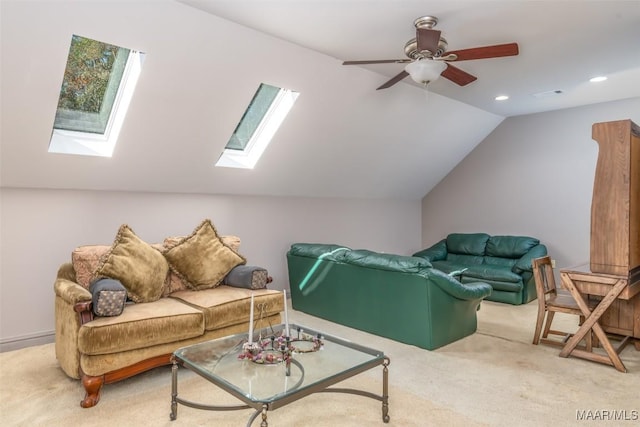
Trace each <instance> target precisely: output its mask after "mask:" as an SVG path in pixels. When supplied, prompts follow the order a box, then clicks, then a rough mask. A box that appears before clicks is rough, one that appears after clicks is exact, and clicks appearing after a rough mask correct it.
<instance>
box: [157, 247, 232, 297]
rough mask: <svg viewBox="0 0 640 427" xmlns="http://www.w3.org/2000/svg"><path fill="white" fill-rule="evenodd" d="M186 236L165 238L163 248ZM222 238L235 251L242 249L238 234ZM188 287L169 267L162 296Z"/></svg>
mask: <svg viewBox="0 0 640 427" xmlns="http://www.w3.org/2000/svg"><path fill="white" fill-rule="evenodd" d="M185 237H186V236H172V237H167V238H165V239H164V241H163V242H162V245H163V250H164V249H168V248H170V247H171V246H174V245H176V244H177V243H179V242H180V241H181V240H183V239H184V238H185ZM220 240H222V243H224V244H225V245H227V246H229V247H230V248H231V249H233V250H234V251H236V252H238V251H239V250H240V238H239V237H238V236H220ZM186 289H189V287H188V286H187V284H186V283H185V282H184V280H182V279H181V278H180V276H178V275H177V274H176V273H174V272H173V271H172V270H171V269H169V274H168V275H167V280H166V281H165V287H164V292H163V293H162V296H163V297H166V296H168V295H171V294H172V293H174V292H178V291H184V290H186Z"/></svg>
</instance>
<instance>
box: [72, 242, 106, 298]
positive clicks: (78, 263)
mask: <svg viewBox="0 0 640 427" xmlns="http://www.w3.org/2000/svg"><path fill="white" fill-rule="evenodd" d="M110 248H111V246H109V245H86V246H78V247H77V248H75V249H74V250H73V252H71V263H72V264H73V269H74V271H75V272H76V283H78V284H79V285H80V286H82V287H83V288H85V289H87V290H88V289H89V286H90V285H91V279H93V273H95V271H96V269H97V268H98V265H100V259H101V258H102V257H103V256H104V255H105V254H106V253H107V252H109V249H110Z"/></svg>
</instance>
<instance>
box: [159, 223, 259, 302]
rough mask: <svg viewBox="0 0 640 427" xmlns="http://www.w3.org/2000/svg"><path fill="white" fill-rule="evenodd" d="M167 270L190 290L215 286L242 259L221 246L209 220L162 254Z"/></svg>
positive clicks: (241, 262)
mask: <svg viewBox="0 0 640 427" xmlns="http://www.w3.org/2000/svg"><path fill="white" fill-rule="evenodd" d="M164 256H165V257H166V258H167V261H168V262H169V267H170V268H171V270H172V271H173V272H174V273H176V274H177V275H178V276H179V277H180V278H181V279H182V280H183V281H184V282H185V283H186V285H187V286H188V287H189V288H191V289H194V290H202V289H209V288H213V287H216V286H218V285H219V284H220V283H221V282H222V279H224V276H226V275H227V274H228V273H229V272H230V271H231V269H232V268H233V267H235V266H238V265H241V264H245V263H246V260H245V258H244V257H243V256H242V255H240V254H238V253H237V252H235V251H233V250H232V249H231V248H229V247H228V246H227V245H225V244H224V243H223V242H222V240H221V239H220V237H218V233H217V232H216V229H215V227H214V226H213V224H212V223H211V220H209V219H206V220H204V221H203V222H202V223H201V224H200V225H199V226H198V227H197V228H196V229H195V230H194V231H193V233H191V235H189V236H187V237H185V238H184V239H182V240H180V241H178V242H177V243H175V244H174V245H173V246H170V247H168V248H167V249H165V251H164Z"/></svg>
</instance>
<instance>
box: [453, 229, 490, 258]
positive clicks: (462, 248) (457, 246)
mask: <svg viewBox="0 0 640 427" xmlns="http://www.w3.org/2000/svg"><path fill="white" fill-rule="evenodd" d="M488 240H489V235H488V234H485V233H451V234H449V235H448V236H447V251H448V252H449V253H454V254H466V255H479V256H482V255H484V251H485V247H486V246H487V241H488Z"/></svg>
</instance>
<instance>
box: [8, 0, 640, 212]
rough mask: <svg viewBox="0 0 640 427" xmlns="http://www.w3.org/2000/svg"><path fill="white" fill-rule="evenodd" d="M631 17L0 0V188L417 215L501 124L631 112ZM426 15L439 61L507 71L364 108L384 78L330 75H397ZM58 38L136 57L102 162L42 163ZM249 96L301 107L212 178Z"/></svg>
mask: <svg viewBox="0 0 640 427" xmlns="http://www.w3.org/2000/svg"><path fill="white" fill-rule="evenodd" d="M186 3H188V4H189V5H194V4H195V5H197V6H198V8H193V7H190V6H189V5H186ZM639 5H640V3H639V2H626V3H625V2H542V1H539V2H527V3H523V2H469V1H467V2H428V1H420V2H416V1H403V0H397V1H392V0H389V1H381V0H380V1H367V0H361V1H355V0H354V1H348V0H341V1H338V0H336V1H317V0H316V1H314V0H308V1H304V0H296V1H293V0H290V1H285V0H264V1H254V0H234V1H226V0H216V1H209V2H203V1H199V2H198V1H196V0H184V1H182V2H176V1H174V0H154V1H152V2H151V1H148V0H130V1H126V2H125V1H121V0H83V1H77V0H57V1H41V0H21V1H5V0H0V8H1V13H0V21H1V22H0V24H1V25H0V31H1V37H0V42H1V44H0V47H1V49H2V61H1V70H0V78H1V87H0V92H1V93H2V96H1V97H0V105H1V114H0V120H1V123H0V135H1V141H0V142H1V144H0V145H1V147H0V148H1V153H2V155H1V156H0V185H1V186H2V187H17V188H53V189H80V190H110V191H145V192H173V193H203V194H238V195H258V196H261V195H268V196H293V197H344V198H384V199H411V200H420V199H421V198H422V197H423V196H424V195H425V194H427V193H428V192H429V191H431V189H432V188H434V187H435V186H436V185H437V184H438V183H439V182H440V181H441V180H442V179H443V178H444V177H445V176H446V175H447V174H448V173H449V172H450V171H451V170H452V169H453V168H454V167H456V165H457V164H459V163H460V161H462V159H464V158H465V156H466V155H467V154H469V153H470V152H471V151H472V150H473V149H474V148H475V147H476V146H477V145H478V144H479V143H481V142H482V141H483V140H484V139H485V138H486V137H487V136H488V135H489V134H490V133H491V132H493V130H494V129H495V128H496V127H497V126H498V125H499V124H500V123H501V122H502V121H503V120H504V118H505V117H507V116H513V115H520V114H525V113H532V112H537V111H545V110H552V109H557V108H564V107H570V106H575V105H581V104H588V103H594V102H601V101H608V100H614V99H621V98H626V97H632V96H639V95H640V84H638V81H640V76H638V69H639V68H640V57H639V50H638V41H640V33H639V31H640V25H638V23H639V22H640V19H639V18H640V15H639V7H638V6H639ZM202 9H205V10H207V12H205V11H203V10H202ZM214 13H215V15H214ZM426 14H432V15H436V16H437V17H438V18H439V19H440V23H439V24H438V27H437V28H439V29H441V30H442V31H443V33H444V35H445V37H446V38H447V39H448V41H449V47H450V49H458V48H468V47H476V46H482V45H489V44H496V43H504V42H511V41H516V42H518V43H519V44H520V50H521V54H520V55H519V56H517V57H512V58H499V59H489V60H478V61H466V62H463V63H462V62H461V63H458V64H457V65H458V66H459V67H460V68H462V69H464V70H466V71H468V72H471V73H473V74H475V75H476V76H478V80H477V81H476V82H474V83H471V84H470V85H468V86H466V87H464V88H458V87H456V85H454V84H453V83H451V82H449V81H448V80H445V79H439V80H438V81H436V82H434V83H433V85H432V87H431V89H430V92H425V91H423V90H422V89H421V88H420V87H418V86H415V85H412V84H410V83H399V84H396V85H395V86H393V87H391V88H389V89H386V90H381V91H376V90H375V88H376V87H378V86H379V85H380V84H382V83H383V82H385V81H386V80H387V79H388V78H389V77H391V76H393V75H395V74H397V73H398V72H399V71H400V69H401V65H399V64H393V65H389V66H382V65H376V66H370V67H368V68H363V67H357V66H348V67H347V66H343V65H342V61H343V60H355V59H377V58H395V57H399V58H401V57H402V48H403V46H404V44H405V42H406V41H407V40H408V39H410V38H412V37H413V35H414V28H413V20H414V19H415V18H417V17H418V16H421V15H426ZM547 14H549V16H547ZM96 17H99V19H97V18H96ZM234 21H235V22H240V23H241V24H238V23H235V22H234ZM253 28H255V29H253ZM265 32H266V33H265ZM267 33H268V34H267ZM72 34H78V35H82V36H84V37H89V38H93V39H96V40H101V41H105V42H108V43H112V44H116V45H119V46H125V47H129V48H132V49H136V50H140V51H142V52H145V53H146V56H145V62H144V66H143V70H142V74H141V77H140V80H139V82H138V85H137V87H136V90H135V93H134V96H133V100H132V103H131V106H130V108H129V111H128V113H127V117H126V119H125V122H124V125H123V128H122V131H121V133H120V137H119V140H118V143H117V145H116V148H115V151H114V154H113V157H111V158H97V157H86V156H71V155H61V154H50V153H48V152H47V147H48V144H49V139H50V137H51V131H52V126H53V119H54V117H55V111H56V104H57V100H58V96H59V91H60V84H61V81H62V76H63V73H64V67H65V63H66V57H67V53H68V49H69V42H70V40H71V35H72ZM601 73H607V74H608V75H609V80H607V81H606V82H604V83H601V84H599V85H597V86H596V85H590V84H588V83H585V82H586V80H587V78H589V77H591V76H592V75H594V74H601ZM632 78H633V81H628V80H630V79H632ZM405 80H408V79H405ZM260 83H268V84H274V85H276V86H279V87H284V88H288V89H293V90H296V91H298V92H300V97H299V98H298V100H297V102H296V104H295V106H294V108H293V110H292V111H291V113H290V115H289V116H288V117H287V120H286V121H285V122H284V124H283V126H282V127H281V128H280V129H279V130H278V132H277V133H276V136H275V138H274V140H273V141H272V143H271V145H270V146H269V148H268V149H267V151H266V152H265V154H264V155H263V156H262V158H261V159H260V160H259V162H258V164H257V165H256V167H255V168H254V169H253V170H238V169H230V168H216V167H214V164H215V162H216V161H217V159H218V156H219V155H220V153H221V152H222V150H223V149H224V146H225V144H226V143H227V141H228V140H229V137H230V135H231V134H232V132H233V130H234V129H235V126H236V125H237V123H238V120H239V119H240V118H241V116H242V113H243V112H244V110H245V109H246V107H247V105H248V104H249V102H250V100H251V97H252V96H253V94H254V93H255V90H256V89H257V87H258V86H259V84H260ZM555 89H562V90H564V91H565V94H563V95H562V96H559V97H555V98H546V99H537V98H535V97H532V96H531V95H532V94H533V93H537V92H543V91H548V90H555ZM434 92H435V93H434ZM499 93H507V94H509V95H511V99H510V100H509V101H508V102H507V103H504V104H496V103H495V102H494V101H493V97H494V96H495V95H497V94H499Z"/></svg>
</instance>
